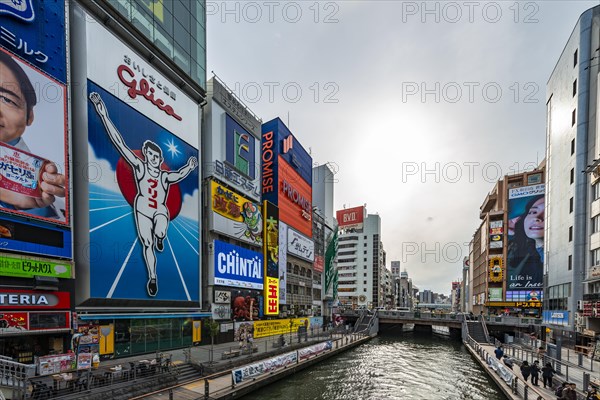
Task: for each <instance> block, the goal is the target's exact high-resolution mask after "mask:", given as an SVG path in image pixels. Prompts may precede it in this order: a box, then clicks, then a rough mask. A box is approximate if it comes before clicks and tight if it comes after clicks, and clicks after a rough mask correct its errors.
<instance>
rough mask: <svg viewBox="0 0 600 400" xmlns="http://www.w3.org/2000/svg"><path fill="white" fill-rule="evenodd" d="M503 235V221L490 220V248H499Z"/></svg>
mask: <svg viewBox="0 0 600 400" xmlns="http://www.w3.org/2000/svg"><path fill="white" fill-rule="evenodd" d="M503 236H504V227H503V221H490V249H501V248H502V243H503V240H502V238H503Z"/></svg>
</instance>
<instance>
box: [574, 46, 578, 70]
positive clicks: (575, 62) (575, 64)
mask: <svg viewBox="0 0 600 400" xmlns="http://www.w3.org/2000/svg"><path fill="white" fill-rule="evenodd" d="M578 50H579V49H575V53H573V67H576V66H577V51H578Z"/></svg>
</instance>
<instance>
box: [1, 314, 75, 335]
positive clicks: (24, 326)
mask: <svg viewBox="0 0 600 400" xmlns="http://www.w3.org/2000/svg"><path fill="white" fill-rule="evenodd" d="M70 328H71V313H70V312H68V311H57V312H42V311H39V312H37V311H36V312H25V311H24V312H2V311H0V334H9V333H19V332H25V331H39V330H43V331H48V332H50V331H64V330H67V329H70Z"/></svg>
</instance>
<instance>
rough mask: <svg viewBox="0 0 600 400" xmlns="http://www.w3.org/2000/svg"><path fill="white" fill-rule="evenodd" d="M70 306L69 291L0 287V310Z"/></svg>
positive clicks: (53, 308)
mask: <svg viewBox="0 0 600 400" xmlns="http://www.w3.org/2000/svg"><path fill="white" fill-rule="evenodd" d="M69 308H71V296H70V294H69V292H41V291H36V290H13V289H0V310H2V309H11V310H48V309H51V310H59V309H69Z"/></svg>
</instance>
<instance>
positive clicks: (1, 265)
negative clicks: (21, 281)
mask: <svg viewBox="0 0 600 400" xmlns="http://www.w3.org/2000/svg"><path fill="white" fill-rule="evenodd" d="M71 268H72V267H71V264H69V263H68V262H63V263H56V262H53V261H48V260H42V259H34V258H24V257H22V258H17V257H7V256H4V255H0V275H1V276H18V277H23V278H31V277H34V276H53V277H55V278H67V279H69V278H71Z"/></svg>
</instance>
